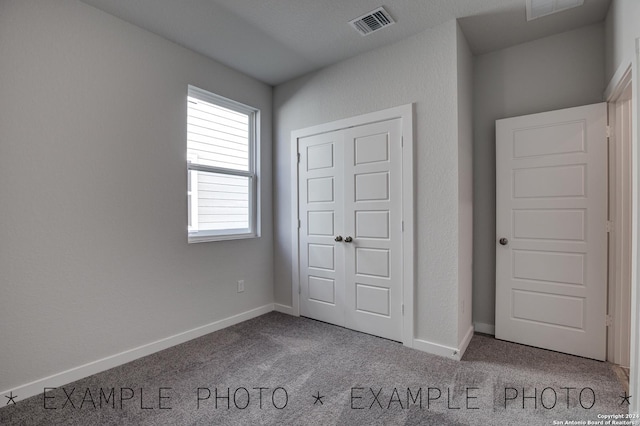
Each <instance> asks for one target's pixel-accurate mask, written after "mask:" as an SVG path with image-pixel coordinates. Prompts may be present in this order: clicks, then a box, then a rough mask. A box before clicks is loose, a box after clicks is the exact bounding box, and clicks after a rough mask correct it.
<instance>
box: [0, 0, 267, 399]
mask: <svg viewBox="0 0 640 426" xmlns="http://www.w3.org/2000/svg"><path fill="white" fill-rule="evenodd" d="M0 58H2V60H0V82H1V84H0V200H2V201H1V202H0V218H1V219H0V271H2V273H1V274H0V291H1V292H0V342H2V343H1V347H2V350H0V390H5V389H9V388H13V387H15V386H19V385H22V384H25V383H27V382H30V381H33V380H36V379H40V378H43V377H45V376H48V375H52V374H55V373H59V372H62V371H64V370H66V369H69V368H72V367H77V366H79V365H82V364H84V363H87V362H91V361H95V360H97V359H100V358H103V357H106V356H109V355H113V354H116V353H119V352H122V351H124V350H127V349H131V348H134V347H137V346H140V345H142V344H146V343H149V342H153V341H156V340H158V339H161V338H165V337H169V336H171V335H173V334H176V333H179V332H183V331H186V330H189V329H192V328H195V327H198V326H201V325H204V324H209V323H211V322H214V321H216V320H219V319H222V318H226V317H229V316H232V315H235V314H238V313H240V312H244V311H247V310H250V309H253V308H256V307H258V306H263V305H266V304H269V303H273V283H272V279H273V270H272V268H273V258H272V246H273V242H272V232H271V223H272V216H271V211H272V206H271V197H270V192H271V191H270V190H271V146H270V145H271V141H270V137H271V94H272V89H271V88H270V87H269V86H267V85H264V84H262V83H259V82H257V81H255V80H253V79H251V78H248V77H246V76H244V75H241V74H239V73H237V72H235V71H232V70H230V69H229V68H226V67H223V66H221V65H219V64H217V63H215V62H213V61H211V60H209V59H206V58H204V57H203V56H200V55H197V54H195V53H193V52H191V51H189V50H186V49H184V48H181V47H179V46H177V45H175V44H172V43H170V42H168V41H166V40H164V39H162V38H160V37H158V36H155V35H153V34H151V33H149V32H146V31H144V30H141V29H139V28H137V27H134V26H132V25H130V24H127V23H125V22H124V21H121V20H119V19H117V18H114V17H112V16H111V15H108V14H106V13H103V12H100V11H98V10H97V9H94V8H93V7H91V6H87V5H85V4H83V3H80V2H77V1H75V0H41V1H29V2H26V1H18V0H16V1H11V0H7V1H2V2H0ZM189 83H191V84H194V85H197V86H199V87H202V88H204V89H207V90H210V91H213V92H216V93H219V94H220V95H223V96H227V97H231V98H234V99H236V100H238V101H240V102H244V103H247V104H249V105H252V106H255V107H258V108H260V109H261V111H262V116H261V118H262V122H261V124H262V165H263V168H262V175H261V185H262V206H261V207H262V223H263V227H262V229H263V234H262V238H260V239H254V240H244V241H231V242H218V243H205V244H191V245H188V244H187V235H186V227H187V207H186V184H187V183H186V166H185V158H186V141H185V137H186V122H185V121H186V119H185V116H186V92H187V84H189ZM240 258H241V259H243V261H242V262H238V259H240ZM248 266H250V267H248ZM237 279H244V280H246V291H245V293H243V294H241V295H238V294H237V293H236V286H235V280H237Z"/></svg>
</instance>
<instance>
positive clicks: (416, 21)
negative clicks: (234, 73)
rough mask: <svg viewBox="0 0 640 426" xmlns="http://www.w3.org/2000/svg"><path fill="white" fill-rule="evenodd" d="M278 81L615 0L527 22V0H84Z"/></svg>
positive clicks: (592, 12)
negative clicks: (452, 25)
mask: <svg viewBox="0 0 640 426" xmlns="http://www.w3.org/2000/svg"><path fill="white" fill-rule="evenodd" d="M82 1H83V2H84V3H87V4H90V5H92V6H95V7H97V8H99V9H101V10H103V11H105V12H108V13H110V14H112V15H115V16H117V17H119V18H121V19H124V20H125V21H128V22H130V23H132V24H134V25H137V26H139V27H142V28H144V29H146V30H149V31H151V32H154V33H156V34H158V35H160V36H162V37H164V38H166V39H168V40H171V41H173V42H175V43H178V44H180V45H182V46H185V47H187V48H189V49H192V50H195V51H196V52H199V53H201V54H203V55H205V56H208V57H210V58H213V59H215V60H217V61H219V62H221V63H223V64H225V65H228V66H229V67H232V68H234V69H236V70H239V71H241V72H243V73H245V74H248V75H250V76H252V77H254V78H257V79H258V80H261V81H264V82H265V83H268V84H271V85H277V84H280V83H283V82H285V81H288V80H290V79H292V78H295V77H298V76H300V75H302V74H305V73H307V72H310V71H313V70H316V69H319V68H322V67H325V66H327V65H330V64H333V63H336V62H339V61H341V60H343V59H346V58H349V57H352V56H355V55H358V54H360V53H363V52H366V51H368V50H372V49H375V48H378V47H381V46H384V45H388V44H391V43H395V42H397V41H400V40H402V39H405V38H407V37H409V36H411V35H414V34H417V33H419V32H422V31H424V30H426V29H428V28H432V27H435V26H437V25H440V24H442V23H444V22H447V21H449V20H451V19H456V18H458V19H460V21H459V22H460V26H461V28H462V29H463V31H464V33H465V35H466V37H467V39H468V41H469V45H470V47H471V49H472V51H473V52H474V53H475V54H482V53H486V52H490V51H493V50H497V49H501V48H504V47H508V46H512V45H515V44H519V43H523V42H526V41H530V40H534V39H537V38H540V37H545V36H548V35H552V34H556V33H560V32H564V31H568V30H571V29H575V28H579V27H581V26H584V25H588V24H592V23H596V22H601V21H602V20H603V19H604V18H605V16H606V13H607V10H608V8H609V4H610V2H611V0H585V4H584V6H582V7H579V8H575V9H570V10H567V11H564V12H560V13H558V14H556V15H551V16H548V17H544V18H540V19H537V20H535V21H531V22H527V20H526V12H525V0H377V1H372V0H348V1H345V0H180V1H176V0H82ZM382 5H383V6H384V7H385V8H386V9H387V10H388V11H389V13H390V14H391V16H392V17H393V18H394V19H395V20H396V21H397V23H396V24H395V25H391V26H389V27H387V28H385V29H383V30H380V31H378V32H376V33H373V34H370V35H368V36H366V37H363V36H361V35H360V34H358V33H357V32H356V31H355V30H354V29H353V28H352V27H351V26H350V25H349V24H348V21H350V20H351V19H354V18H357V17H359V16H360V15H363V14H365V13H367V12H369V11H371V10H373V9H375V8H377V7H378V6H382Z"/></svg>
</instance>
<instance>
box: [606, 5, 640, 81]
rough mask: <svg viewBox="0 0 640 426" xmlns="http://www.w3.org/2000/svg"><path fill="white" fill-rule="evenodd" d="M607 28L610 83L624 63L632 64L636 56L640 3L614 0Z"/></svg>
mask: <svg viewBox="0 0 640 426" xmlns="http://www.w3.org/2000/svg"><path fill="white" fill-rule="evenodd" d="M605 28H606V81H607V83H608V82H609V81H610V80H611V77H613V74H614V73H615V72H616V71H617V69H618V67H619V66H620V65H622V62H623V61H626V62H631V61H632V60H633V56H634V55H635V46H636V39H637V38H640V1H638V0H613V2H612V3H611V8H610V9H609V14H608V15H607V20H606V22H605ZM625 65H628V64H625Z"/></svg>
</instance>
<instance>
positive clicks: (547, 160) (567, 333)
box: [496, 103, 607, 360]
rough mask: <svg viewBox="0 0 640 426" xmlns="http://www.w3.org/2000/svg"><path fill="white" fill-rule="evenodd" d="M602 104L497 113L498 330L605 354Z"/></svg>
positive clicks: (518, 338) (511, 337)
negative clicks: (529, 112)
mask: <svg viewBox="0 0 640 426" xmlns="http://www.w3.org/2000/svg"><path fill="white" fill-rule="evenodd" d="M606 114H607V113H606V104H604V103H603V104H597V105H589V106H584V107H577V108H569V109H565V110H559V111H553V112H546V113H541V114H534V115H529V116H523V117H516V118H509V119H504V120H498V121H497V122H496V231H497V236H496V237H497V238H496V337H497V338H499V339H503V340H508V341H513V342H517V343H522V344H527V345H531V346H537V347H541V348H546V349H551V350H556V351H559V352H565V353H569V354H574V355H579V356H584V357H588V358H594V359H599V360H604V359H605V357H606V324H605V322H606V303H607V302H606V301H607V139H606V117H607V115H606ZM502 238H506V239H507V240H508V242H506V241H502V242H506V245H502V243H501V242H500V239H502Z"/></svg>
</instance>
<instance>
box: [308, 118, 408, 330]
mask: <svg viewBox="0 0 640 426" xmlns="http://www.w3.org/2000/svg"><path fill="white" fill-rule="evenodd" d="M299 153H300V163H299V174H298V176H299V182H298V187H299V217H300V221H301V222H300V230H299V242H300V255H299V258H300V285H301V294H300V313H301V315H303V316H306V317H309V318H314V319H318V320H321V321H325V322H329V323H332V324H336V325H340V326H344V327H348V328H351V329H353V330H356V331H362V332H365V333H369V334H373V335H376V336H381V337H385V338H388V339H393V340H398V341H401V340H402V130H401V120H400V119H396V120H389V121H383V122H379V123H373V124H367V125H363V126H357V127H353V128H350V129H346V130H340V131H336V132H331V133H324V134H320V135H316V136H311V137H306V138H302V139H300V140H299Z"/></svg>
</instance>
